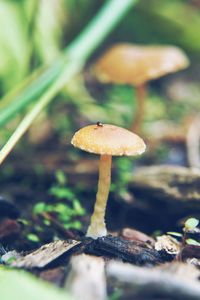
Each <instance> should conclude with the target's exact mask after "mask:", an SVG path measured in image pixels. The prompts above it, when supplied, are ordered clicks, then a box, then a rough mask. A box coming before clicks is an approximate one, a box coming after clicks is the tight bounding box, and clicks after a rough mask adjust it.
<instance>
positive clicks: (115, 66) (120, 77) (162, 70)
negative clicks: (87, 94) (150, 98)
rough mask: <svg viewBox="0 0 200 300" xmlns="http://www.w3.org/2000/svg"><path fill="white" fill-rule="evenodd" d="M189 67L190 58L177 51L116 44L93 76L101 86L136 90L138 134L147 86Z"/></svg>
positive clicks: (166, 47)
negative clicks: (118, 85) (162, 77)
mask: <svg viewBox="0 0 200 300" xmlns="http://www.w3.org/2000/svg"><path fill="white" fill-rule="evenodd" d="M188 65H189V61H188V58H187V57H186V55H185V54H184V52H183V51H182V50H180V49H179V48H178V47H174V46H140V45H134V44H116V45H115V46H113V47H111V48H110V49H109V50H108V51H107V52H106V53H105V54H104V55H103V56H102V57H101V58H100V59H99V60H98V61H97V63H96V64H95V66H94V73H95V76H96V77H97V78H98V80H99V81H100V82H102V83H115V84H129V85H132V86H135V88H136V99H137V111H136V115H135V120H134V122H133V124H132V130H133V131H136V132H138V131H139V129H140V126H141V121H142V118H143V114H144V99H145V97H146V84H147V82H148V81H150V80H152V79H157V78H159V77H161V76H164V75H166V74H168V73H173V72H176V71H178V70H182V69H184V68H186V67H187V66H188Z"/></svg>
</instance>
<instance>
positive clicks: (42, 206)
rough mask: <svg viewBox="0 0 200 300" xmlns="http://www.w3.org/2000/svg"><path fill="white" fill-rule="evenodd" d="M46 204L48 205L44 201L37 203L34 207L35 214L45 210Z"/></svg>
mask: <svg viewBox="0 0 200 300" xmlns="http://www.w3.org/2000/svg"><path fill="white" fill-rule="evenodd" d="M46 206H47V205H46V204H45V203H44V202H39V203H37V204H36V205H35V206H34V208H33V213H34V214H35V215H38V214H41V213H43V212H45V209H46Z"/></svg>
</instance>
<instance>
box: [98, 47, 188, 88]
mask: <svg viewBox="0 0 200 300" xmlns="http://www.w3.org/2000/svg"><path fill="white" fill-rule="evenodd" d="M188 65H189V60H188V58H187V56H186V55H185V54H184V52H183V51H182V50H180V49H179V48H178V47H174V46H136V45H133V44H117V45H115V46H113V47H112V48H111V49H109V50H108V51H107V52H106V53H105V54H104V55H103V56H102V57H101V58H100V59H99V60H98V61H97V63H96V65H95V66H94V72H95V74H96V76H97V78H98V79H99V80H100V81H101V82H103V83H119V84H131V85H135V86H137V85H141V84H143V83H145V82H147V81H149V80H152V79H156V78H159V77H161V76H163V75H166V74H168V73H173V72H176V71H178V70H181V69H184V68H186V67H187V66H188Z"/></svg>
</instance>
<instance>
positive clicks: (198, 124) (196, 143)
mask: <svg viewBox="0 0 200 300" xmlns="http://www.w3.org/2000/svg"><path fill="white" fill-rule="evenodd" d="M186 146H187V156H188V163H189V166H190V167H192V168H200V154H199V151H200V149H199V148H200V116H196V117H195V118H194V120H193V121H192V123H191V124H190V127H189V129H188V132H187V136H186Z"/></svg>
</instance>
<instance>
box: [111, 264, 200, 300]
mask: <svg viewBox="0 0 200 300" xmlns="http://www.w3.org/2000/svg"><path fill="white" fill-rule="evenodd" d="M107 273H108V275H109V276H111V277H114V278H117V279H118V280H119V281H121V282H124V283H128V284H130V288H131V291H132V292H133V294H137V295H138V294H139V295H140V296H141V295H146V296H147V295H148V298H151V296H152V295H159V296H160V298H163V297H164V298H165V297H166V296H167V297H170V299H180V300H182V299H184V300H199V299H200V283H199V282H198V280H197V278H198V276H199V270H197V269H196V268H195V267H194V266H192V265H187V264H180V263H175V262H173V263H171V264H169V265H167V267H157V268H154V269H148V268H140V267H136V266H132V265H129V264H123V263H120V262H111V263H109V264H108V267H107ZM132 296H133V295H132Z"/></svg>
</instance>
